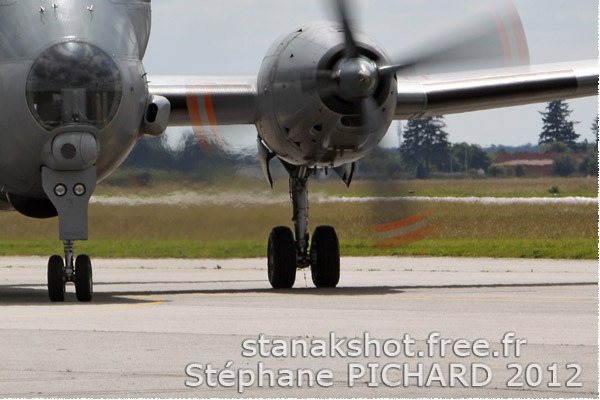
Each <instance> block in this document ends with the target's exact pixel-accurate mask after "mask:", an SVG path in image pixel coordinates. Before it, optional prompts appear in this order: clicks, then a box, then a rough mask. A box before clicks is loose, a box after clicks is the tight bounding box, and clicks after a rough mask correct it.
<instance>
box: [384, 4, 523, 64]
mask: <svg viewBox="0 0 600 400" xmlns="http://www.w3.org/2000/svg"><path fill="white" fill-rule="evenodd" d="M396 60H397V61H396V62H395V63H394V64H393V65H390V66H384V67H380V69H379V71H380V74H382V75H383V76H391V75H393V73H395V72H397V73H401V74H407V75H411V74H419V75H421V74H433V73H441V72H457V71H468V70H476V69H490V68H502V67H511V66H520V65H529V49H528V46H527V39H526V37H525V33H524V30H523V25H522V23H521V19H520V17H519V14H518V12H517V10H516V8H515V7H514V5H513V4H512V3H505V4H503V6H502V7H496V8H495V9H493V10H490V11H487V12H485V13H482V14H480V15H478V16H476V17H473V18H471V19H469V21H468V22H466V23H463V24H461V25H459V26H456V28H455V29H450V30H449V31H446V32H440V33H438V34H437V35H435V37H432V38H430V39H429V40H427V41H426V42H425V43H422V44H420V45H419V46H417V47H415V49H414V50H412V51H410V52H407V53H405V55H404V56H403V57H398V58H397V59H396Z"/></svg>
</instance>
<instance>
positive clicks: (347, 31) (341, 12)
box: [335, 0, 358, 58]
mask: <svg viewBox="0 0 600 400" xmlns="http://www.w3.org/2000/svg"><path fill="white" fill-rule="evenodd" d="M335 3H336V11H337V14H338V18H339V20H340V22H341V23H342V27H343V29H344V38H345V44H346V47H345V51H346V58H356V57H358V47H357V46H356V41H355V40H354V35H353V33H352V28H351V26H350V19H349V18H348V15H349V12H348V7H347V5H346V1H345V0H336V2H335Z"/></svg>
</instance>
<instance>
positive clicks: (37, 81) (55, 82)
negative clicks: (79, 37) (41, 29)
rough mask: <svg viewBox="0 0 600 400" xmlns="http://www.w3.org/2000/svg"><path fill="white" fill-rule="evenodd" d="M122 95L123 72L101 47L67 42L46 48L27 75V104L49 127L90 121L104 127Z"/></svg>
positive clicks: (90, 123)
mask: <svg viewBox="0 0 600 400" xmlns="http://www.w3.org/2000/svg"><path fill="white" fill-rule="evenodd" d="M121 98H122V81H121V73H120V71H119V68H118V66H117V64H116V63H115V61H114V60H113V59H112V58H111V57H110V56H109V55H108V54H106V53H105V52H103V51H102V50H101V49H99V48H98V47H96V46H94V45H91V44H89V43H84V42H76V41H70V42H64V43H59V44H56V45H54V46H52V47H50V48H48V49H46V50H44V51H43V52H42V53H41V54H40V55H39V56H38V57H37V59H36V60H35V62H34V63H33V66H32V67H31V70H30V72H29V76H28V78H27V103H28V105H29V109H30V111H31V113H32V114H33V116H34V117H35V118H36V119H37V121H38V123H39V124H40V125H42V126H43V127H44V128H45V129H47V130H49V131H50V130H53V129H55V128H57V127H60V126H63V125H68V124H89V125H92V126H94V127H96V128H97V129H99V130H102V129H103V128H104V127H106V126H107V125H108V124H109V123H110V121H111V120H112V119H113V118H114V116H115V114H116V113H117V110H118V108H119V105H120V103H121Z"/></svg>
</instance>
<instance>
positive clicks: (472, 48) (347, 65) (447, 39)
mask: <svg viewBox="0 0 600 400" xmlns="http://www.w3.org/2000/svg"><path fill="white" fill-rule="evenodd" d="M334 5H335V10H334V11H335V16H336V19H337V21H338V22H339V24H340V26H341V28H342V30H343V34H344V49H343V55H342V57H341V59H339V60H338V61H337V62H336V63H335V64H334V65H333V67H328V68H326V69H320V70H318V71H317V72H316V75H314V73H313V75H312V77H313V78H312V79H311V80H307V79H303V80H304V82H305V83H306V82H311V83H308V84H305V85H304V87H305V89H316V90H318V92H319V94H320V96H321V97H322V99H323V100H324V101H325V102H326V103H327V102H328V100H332V99H333V98H335V99H338V100H339V99H341V100H342V101H344V102H346V103H350V104H354V105H355V107H354V109H355V110H357V112H360V121H361V122H362V125H363V126H366V127H368V129H369V130H372V129H378V127H380V126H381V123H383V121H379V118H377V115H378V114H377V109H378V107H377V99H376V93H377V90H378V88H379V87H380V86H381V85H383V84H387V83H389V84H392V83H393V82H391V81H392V79H393V78H394V77H395V76H396V75H397V74H406V75H415V74H430V73H439V72H455V71H463V70H475V69H483V68H498V67H506V66H516V65H528V64H529V50H528V48H527V42H526V40H525V35H524V32H523V27H522V25H521V21H520V18H519V16H518V13H517V11H516V9H515V7H514V5H512V3H504V4H503V6H502V7H496V8H494V9H492V10H491V11H489V10H488V11H486V12H485V13H481V14H479V15H477V16H475V17H472V18H470V19H469V20H468V22H467V23H462V24H461V25H460V26H457V27H454V28H452V29H451V30H450V31H449V32H443V33H440V34H438V35H436V36H435V37H432V38H431V39H430V40H428V41H427V42H426V43H422V44H420V45H419V46H417V47H415V48H414V50H412V51H409V52H407V53H406V54H405V55H403V56H401V57H397V58H396V59H395V60H394V62H386V61H381V60H373V59H372V58H370V56H369V53H368V52H367V51H364V50H363V49H361V47H360V44H359V43H358V42H357V40H356V31H355V30H354V29H353V27H352V24H351V22H350V21H351V18H350V15H351V10H350V8H349V6H348V1H347V0H335V2H334ZM378 63H380V65H378Z"/></svg>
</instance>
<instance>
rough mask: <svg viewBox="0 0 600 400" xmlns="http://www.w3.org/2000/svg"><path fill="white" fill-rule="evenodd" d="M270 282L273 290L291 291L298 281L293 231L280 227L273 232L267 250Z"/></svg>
mask: <svg viewBox="0 0 600 400" xmlns="http://www.w3.org/2000/svg"><path fill="white" fill-rule="evenodd" d="M267 255H268V260H267V266H268V273H269V282H270V283H271V286H272V287H273V289H290V288H291V287H292V286H294V282H295V281H296V245H295V243H294V235H293V233H292V230H291V229H290V228H288V227H285V226H280V227H277V228H275V229H273V230H272V231H271V234H270V235H269V247H268V250H267Z"/></svg>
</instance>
